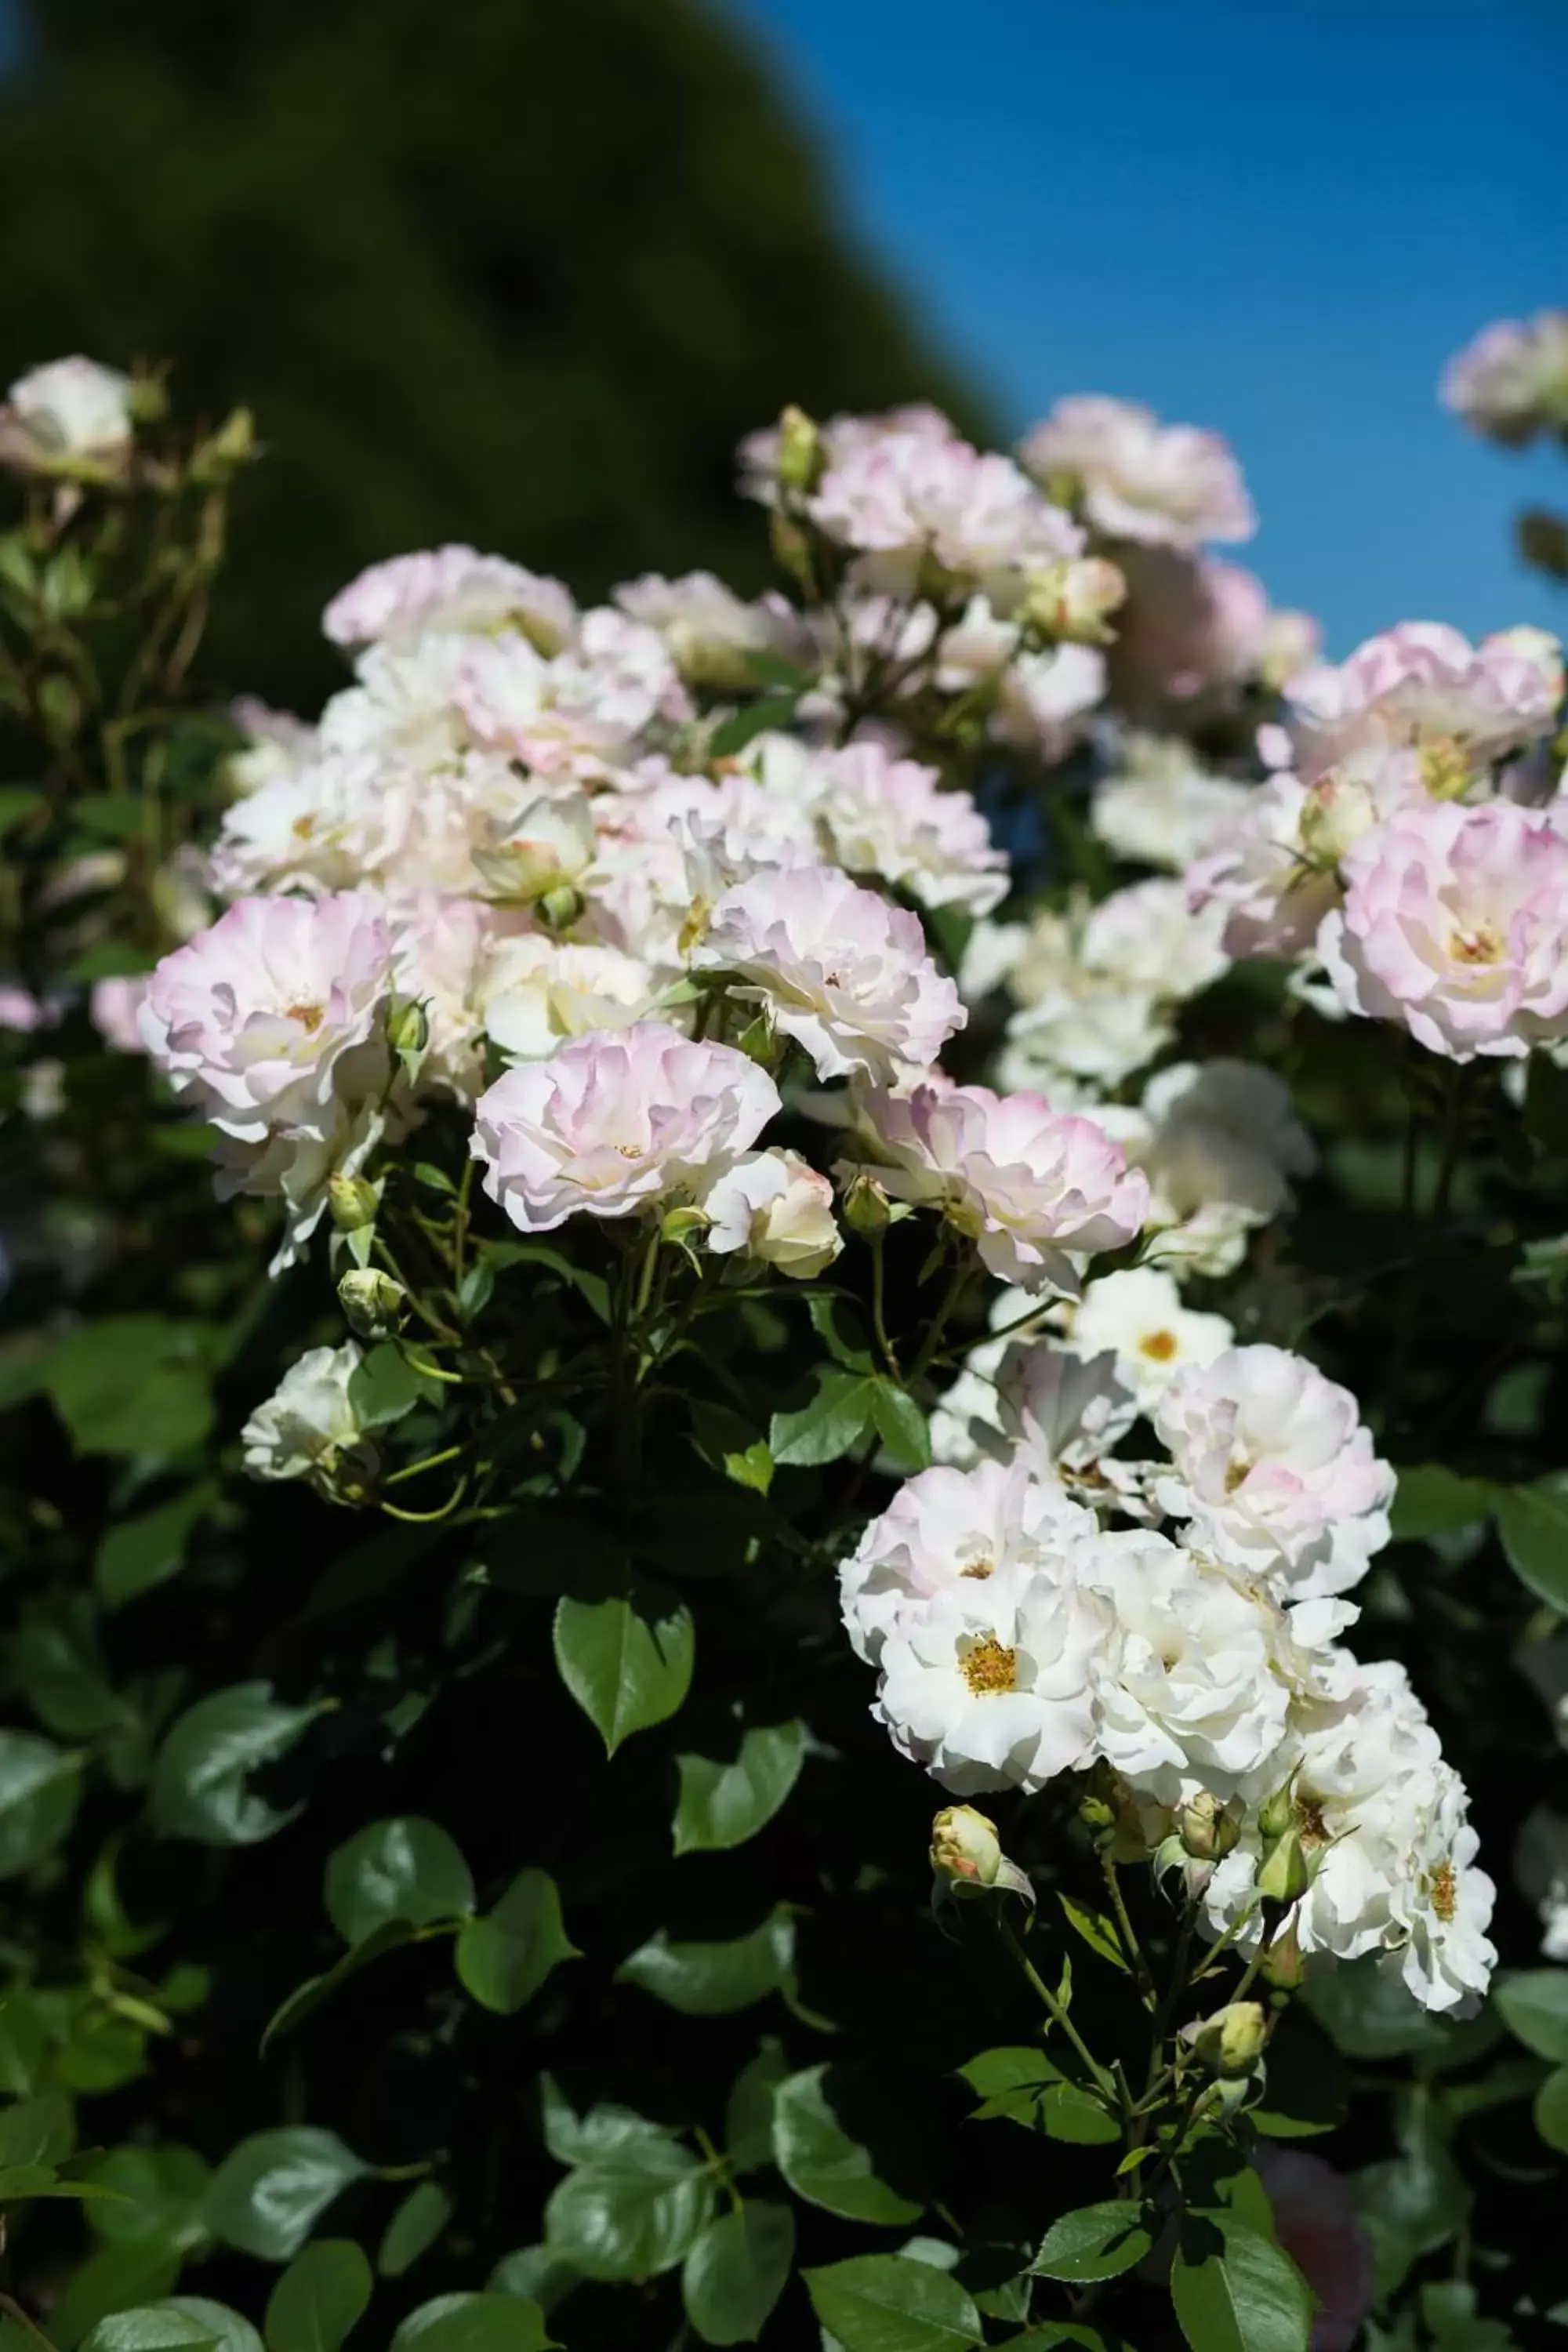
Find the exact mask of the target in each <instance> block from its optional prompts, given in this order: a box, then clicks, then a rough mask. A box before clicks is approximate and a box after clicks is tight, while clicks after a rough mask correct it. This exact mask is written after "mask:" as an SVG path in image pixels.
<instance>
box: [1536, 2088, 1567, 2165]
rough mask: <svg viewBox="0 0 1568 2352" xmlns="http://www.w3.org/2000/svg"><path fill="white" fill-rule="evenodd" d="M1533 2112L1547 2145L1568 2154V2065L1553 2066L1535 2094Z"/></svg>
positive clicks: (1560, 2152)
mask: <svg viewBox="0 0 1568 2352" xmlns="http://www.w3.org/2000/svg"><path fill="white" fill-rule="evenodd" d="M1531 2113H1532V2115H1533V2116H1534V2117H1535V2128H1536V2130H1537V2131H1538V2132H1539V2133H1540V2134H1541V2137H1542V2139H1543V2140H1544V2141H1545V2142H1546V2145H1547V2147H1554V2148H1555V2149H1556V2150H1557V2152H1558V2154H1559V2156H1568V2066H1556V2067H1553V2069H1552V2073H1551V2074H1548V2076H1547V2077H1546V2080H1545V2082H1544V2083H1542V2085H1541V2088H1540V2089H1539V2090H1538V2091H1537V2093H1536V2094H1535V2100H1534V2105H1533V2106H1532V2108H1531Z"/></svg>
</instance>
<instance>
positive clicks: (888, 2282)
mask: <svg viewBox="0 0 1568 2352" xmlns="http://www.w3.org/2000/svg"><path fill="white" fill-rule="evenodd" d="M804 2276H805V2285H806V2292H807V2293H808V2294H809V2295H810V2297H811V2307H812V2309H813V2310H814V2311H815V2312H816V2316H817V2318H818V2319H819V2320H820V2321H821V2323H822V2325H823V2326H824V2327H825V2328H826V2331H827V2333H828V2334H829V2335H830V2336H834V2337H835V2338H837V2342H838V2343H839V2344H841V2345H842V2346H843V2347H844V2352H955V2347H957V2346H959V2345H963V2344H983V2343H984V2341H985V2334H984V2328H983V2327H982V2326H981V2324H980V2314H979V2313H978V2312H977V2311H976V2309H975V2308H974V2305H973V2301H972V2300H971V2298H970V2296H969V2295H968V2294H966V2293H965V2291H964V2289H963V2287H961V2286H960V2285H959V2284H958V2281H957V2280H956V2279H954V2278H950V2277H948V2276H947V2275H946V2273H943V2272H942V2271H939V2270H933V2269H932V2268H931V2264H930V2263H917V2262H910V2260H908V2259H907V2257H906V2256H904V2255H902V2254H858V2255H856V2256H854V2257H853V2258H852V2259H851V2260H850V2261H848V2262H847V2263H830V2264H829V2265H828V2267H827V2268H826V2270H817V2271H806V2272H805V2273H804Z"/></svg>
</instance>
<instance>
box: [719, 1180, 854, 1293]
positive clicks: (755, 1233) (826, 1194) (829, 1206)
mask: <svg viewBox="0 0 1568 2352" xmlns="http://www.w3.org/2000/svg"><path fill="white" fill-rule="evenodd" d="M702 1206H703V1208H704V1209H705V1210H706V1211H707V1213H708V1215H709V1216H710V1218H711V1220H712V1223H710V1226H709V1228H708V1234H707V1241H708V1246H709V1248H710V1250H714V1251H716V1252H718V1253H719V1254H720V1255H724V1254H725V1253H727V1252H729V1251H731V1250H745V1251H747V1252H748V1253H749V1254H750V1255H752V1257H758V1258H761V1259H763V1262H764V1264H766V1265H776V1266H777V1267H778V1269H779V1272H780V1273H781V1274H788V1275H793V1276H794V1277H795V1280H796V1281H797V1282H809V1281H811V1280H812V1279H813V1277H814V1276H816V1275H819V1274H821V1273H823V1272H824V1271H825V1270H826V1268H827V1267H828V1266H830V1265H832V1263H833V1261H834V1259H835V1258H836V1257H837V1255H838V1253H839V1251H840V1250H841V1249H842V1248H843V1246H844V1236H843V1234H841V1233H840V1232H839V1230H838V1226H837V1223H836V1221H835V1219H834V1214H833V1187H832V1185H831V1184H830V1183H829V1182H828V1181H827V1179H826V1176H820V1175H818V1173H817V1171H816V1169H815V1168H813V1167H812V1166H811V1164H810V1162H809V1161H808V1160H803V1159H802V1158H801V1156H800V1154H799V1152H798V1151H753V1152H750V1153H748V1155H747V1156H746V1158H745V1159H744V1160H738V1161H737V1162H736V1164H735V1166H734V1167H733V1168H731V1169H729V1170H727V1171H725V1173H724V1174H723V1175H721V1177H720V1178H719V1179H718V1181H717V1182H716V1183H715V1184H714V1185H713V1187H712V1189H711V1190H710V1192H708V1193H707V1194H706V1195H705V1196H704V1199H703V1202H702Z"/></svg>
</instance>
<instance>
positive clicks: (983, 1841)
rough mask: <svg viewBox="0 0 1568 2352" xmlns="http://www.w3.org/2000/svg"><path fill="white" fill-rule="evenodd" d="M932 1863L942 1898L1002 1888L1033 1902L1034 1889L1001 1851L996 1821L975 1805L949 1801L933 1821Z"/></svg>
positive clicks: (1010, 1893) (939, 1894)
mask: <svg viewBox="0 0 1568 2352" xmlns="http://www.w3.org/2000/svg"><path fill="white" fill-rule="evenodd" d="M931 1871H932V1873H933V1874H934V1876H935V1879H936V1893H937V1895H938V1897H939V1899H940V1898H944V1897H945V1898H951V1897H952V1896H965V1895H987V1894H991V1893H993V1892H997V1891H999V1892H1001V1893H1004V1894H1009V1895H1022V1896H1023V1897H1024V1899H1025V1901H1026V1902H1027V1903H1032V1902H1033V1901H1034V1899H1035V1890H1034V1888H1033V1887H1032V1886H1031V1885H1030V1884H1029V1881H1028V1880H1027V1878H1026V1876H1025V1875H1024V1873H1023V1872H1022V1871H1021V1870H1020V1869H1019V1868H1018V1866H1017V1864H1016V1863H1012V1862H1009V1861H1008V1859H1007V1857H1006V1855H1005V1853H1003V1851H1002V1841H1001V1839H1000V1838H999V1837H998V1836H997V1834H996V1824H995V1822H993V1821H990V1820H988V1819H987V1817H986V1816H985V1814H984V1813H982V1812H977V1811H975V1809H974V1807H973V1805H949V1806H947V1807H946V1808H945V1809H944V1810H943V1811H942V1812H940V1813H938V1815H937V1817H936V1819H935V1821H934V1822H932V1823H931Z"/></svg>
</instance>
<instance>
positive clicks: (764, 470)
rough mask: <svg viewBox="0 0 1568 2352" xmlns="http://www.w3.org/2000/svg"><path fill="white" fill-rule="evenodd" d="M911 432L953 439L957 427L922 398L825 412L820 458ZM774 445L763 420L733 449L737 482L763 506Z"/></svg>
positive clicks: (772, 429)
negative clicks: (854, 411) (860, 410)
mask: <svg viewBox="0 0 1568 2352" xmlns="http://www.w3.org/2000/svg"><path fill="white" fill-rule="evenodd" d="M911 434H912V435H915V436H918V437H920V438H922V439H924V440H927V441H934V442H938V443H944V442H948V441H954V440H956V439H957V437H958V428H957V426H956V425H954V424H953V423H952V420H951V419H950V418H949V417H946V416H944V415H942V411H941V409H940V408H933V407H932V406H931V404H930V402H929V401H923V400H915V401H910V402H908V403H907V404H905V405H904V406H903V407H901V408H886V409H880V410H878V411H876V412H875V413H873V414H871V415H864V416H853V415H839V416H830V417H829V418H828V419H827V422H826V425H823V426H822V427H821V432H820V439H821V446H822V457H823V462H824V464H825V465H826V466H837V465H840V464H842V462H843V461H844V459H845V458H847V457H854V456H856V455H858V453H859V452H860V451H861V450H864V449H869V448H871V447H872V446H874V445H875V444H876V443H877V442H879V441H886V440H890V439H893V438H895V437H902V436H907V435H911ZM779 446H780V434H779V428H778V426H777V425H763V426H762V427H761V428H760V429H759V430H758V431H757V432H755V433H748V434H747V435H746V436H745V438H744V440H743V441H742V443H741V446H740V448H739V450H738V451H737V453H736V454H737V456H738V457H739V458H740V461H741V479H740V487H741V491H742V496H743V497H745V498H749V499H758V500H760V501H761V503H762V504H763V506H776V504H777V503H778V469H779Z"/></svg>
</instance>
